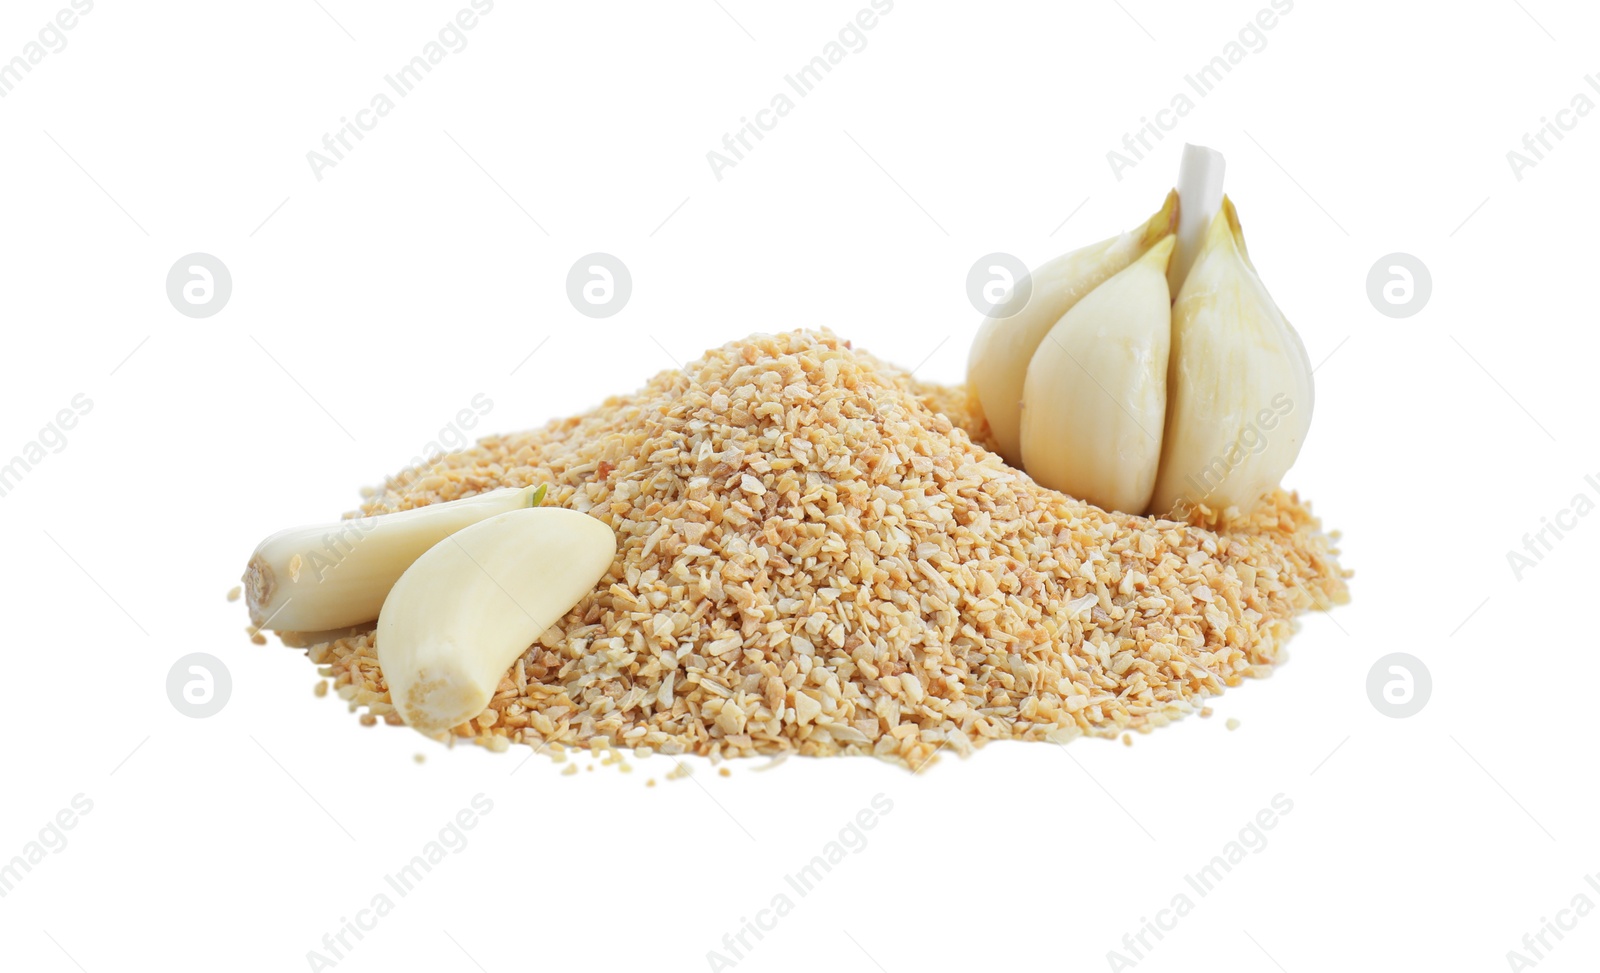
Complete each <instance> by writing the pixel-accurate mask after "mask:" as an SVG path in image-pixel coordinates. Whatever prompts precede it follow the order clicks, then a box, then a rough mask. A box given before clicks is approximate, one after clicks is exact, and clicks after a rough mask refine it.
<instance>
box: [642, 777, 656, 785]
mask: <svg viewBox="0 0 1600 973" xmlns="http://www.w3.org/2000/svg"><path fill="white" fill-rule="evenodd" d="M644 786H646V787H654V786H656V779H655V778H654V777H651V778H648V779H647V780H646V781H645V782H644Z"/></svg>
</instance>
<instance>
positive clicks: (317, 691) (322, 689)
mask: <svg viewBox="0 0 1600 973" xmlns="http://www.w3.org/2000/svg"><path fill="white" fill-rule="evenodd" d="M311 692H312V693H313V694H314V695H315V696H316V697H317V698H318V699H321V698H322V697H324V696H326V695H328V680H326V679H324V680H322V681H321V682H319V683H317V685H316V688H314V689H312V690H311Z"/></svg>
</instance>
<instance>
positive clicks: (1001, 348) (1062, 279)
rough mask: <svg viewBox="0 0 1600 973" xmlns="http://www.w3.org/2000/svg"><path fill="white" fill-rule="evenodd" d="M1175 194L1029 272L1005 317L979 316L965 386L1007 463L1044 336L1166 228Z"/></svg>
mask: <svg viewBox="0 0 1600 973" xmlns="http://www.w3.org/2000/svg"><path fill="white" fill-rule="evenodd" d="M1177 207H1178V196H1177V193H1175V192H1174V193H1168V194H1167V199H1166V202H1165V203H1164V204H1163V205H1162V207H1161V209H1160V210H1159V211H1157V212H1156V214H1155V215H1153V216H1151V217H1150V219H1148V220H1146V221H1145V223H1144V225H1143V226H1141V227H1139V228H1137V229H1134V230H1129V231H1128V232H1127V233H1124V234H1122V235H1120V236H1115V237H1112V238H1111V239H1109V240H1102V241H1100V242H1099V243H1095V244H1091V245H1089V246H1087V247H1083V248H1082V249H1079V250H1074V251H1072V252H1071V253H1068V254H1063V255H1062V256H1060V257H1057V258H1055V259H1054V260H1051V261H1049V262H1048V263H1045V264H1043V265H1041V266H1039V267H1038V268H1036V269H1035V270H1034V271H1033V272H1032V273H1031V274H1030V278H1031V281H1032V294H1031V296H1030V297H1029V298H1028V303H1027V306H1025V307H1024V308H1022V310H1020V311H1018V312H1017V313H1015V314H1013V315H1011V316H1010V317H1006V318H985V319H984V321H983V324H982V325H980V326H979V328H978V336H977V337H976V338H974V339H973V342H972V351H971V353H970V355H969V357H968V359H967V389H968V394H970V395H971V396H972V397H973V398H974V399H976V401H977V404H978V406H979V408H980V409H981V410H982V412H983V415H984V418H986V419H987V420H988V422H989V430H990V432H991V434H992V437H993V441H994V444H995V447H996V449H997V451H998V452H999V453H1000V455H1001V456H1003V457H1004V458H1005V460H1006V462H1007V463H1010V464H1011V465H1012V466H1019V465H1021V463H1022V436H1021V414H1022V384H1023V381H1024V379H1025V378H1026V377H1027V374H1028V362H1029V361H1031V360H1032V358H1033V354H1034V352H1035V351H1036V350H1037V349H1038V347H1039V343H1040V342H1041V341H1043V340H1044V336H1045V334H1046V333H1048V332H1049V330H1050V329H1051V328H1052V327H1054V326H1055V324H1056V322H1057V321H1059V320H1061V316H1062V315H1063V314H1066V313H1067V311H1069V310H1071V309H1072V306H1073V305H1075V304H1077V303H1078V302H1079V301H1080V300H1082V299H1083V297H1084V295H1086V294H1088V293H1089V292H1090V291H1092V290H1094V289H1095V288H1096V287H1098V286H1100V285H1101V284H1102V283H1104V282H1105V281H1106V280H1109V279H1110V278H1111V276H1112V275H1114V274H1116V273H1117V272H1118V271H1121V270H1122V269H1124V268H1125V267H1127V266H1128V265H1129V264H1131V263H1133V261H1135V260H1137V259H1138V258H1139V257H1140V255H1141V254H1143V253H1145V252H1146V251H1147V250H1148V249H1149V248H1150V247H1151V246H1152V245H1153V244H1155V242H1156V241H1158V240H1160V239H1161V238H1162V237H1164V236H1166V235H1167V234H1168V233H1170V232H1171V231H1172V225H1173V220H1174V218H1175V214H1176V212H1177Z"/></svg>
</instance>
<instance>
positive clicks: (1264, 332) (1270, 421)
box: [1150, 196, 1313, 514]
mask: <svg viewBox="0 0 1600 973" xmlns="http://www.w3.org/2000/svg"><path fill="white" fill-rule="evenodd" d="M1312 391H1313V389H1312V381H1311V359H1310V358H1309V357H1307V355H1306V349H1305V346H1304V345H1302V344H1301V343H1300V336H1299V335H1298V334H1296V333H1295V330H1294V328H1293V327H1291V326H1290V324H1289V322H1288V320H1287V319H1286V318H1285V317H1284V316H1283V312H1282V311H1280V310H1278V306H1277V305H1276V304H1274V303H1273V301H1272V296H1271V295H1270V294H1268V293H1267V289H1266V287H1265V286H1264V285H1263V284H1262V283H1261V278H1260V277H1259V276H1257V274H1256V270H1255V267H1254V266H1253V265H1252V264H1251V263H1250V257H1249V254H1248V253H1247V252H1246V250H1245V246H1244V234H1243V233H1242V232H1241V231H1240V228H1239V214H1238V213H1237V212H1236V211H1235V210H1234V208H1233V202H1232V201H1231V200H1229V199H1228V198H1227V197H1226V196H1224V197H1223V200H1222V210H1221V212H1219V213H1218V214H1217V216H1216V218H1215V219H1213V220H1212V221H1211V226H1210V227H1209V228H1208V230H1207V232H1206V238H1205V243H1204V245H1203V246H1202V249H1201V253H1200V255H1199V257H1198V258H1197V259H1196V260H1195V264H1194V267H1193V268H1192V269H1191V270H1190V271H1189V277H1188V280H1187V281H1185V283H1184V285H1183V289H1182V290H1180V291H1179V292H1178V300H1177V302H1176V304H1174V305H1173V308H1172V355H1171V360H1170V364H1169V366H1168V370H1167V397H1168V405H1167V430H1166V446H1165V448H1164V449H1163V452H1162V456H1161V473H1160V475H1159V476H1158V477H1157V479H1156V490H1155V496H1154V498H1153V499H1152V502H1151V506H1150V512H1151V513H1154V514H1166V513H1170V512H1172V511H1173V510H1175V509H1176V508H1177V507H1178V506H1179V504H1180V503H1181V504H1189V505H1193V504H1204V505H1205V506H1207V507H1209V508H1211V509H1212V510H1217V511H1221V510H1225V509H1226V508H1228V507H1238V508H1239V509H1240V510H1244V509H1247V508H1248V507H1249V506H1250V505H1251V504H1252V503H1254V502H1255V501H1256V500H1257V499H1258V498H1259V497H1261V495H1262V494H1265V493H1267V492H1269V491H1271V490H1272V489H1273V488H1275V487H1276V486H1277V485H1278V483H1279V481H1280V480H1282V479H1283V474H1284V473H1286V472H1288V470H1289V467H1291V466H1293V465H1294V461H1295V457H1296V456H1298V455H1299V454H1300V446H1301V444H1302V443H1304V442H1305V438H1306V432H1307V431H1308V430H1309V429H1310V427H1311V406H1312Z"/></svg>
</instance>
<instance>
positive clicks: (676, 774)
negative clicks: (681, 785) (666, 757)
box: [667, 761, 694, 780]
mask: <svg viewBox="0 0 1600 973" xmlns="http://www.w3.org/2000/svg"><path fill="white" fill-rule="evenodd" d="M692 773H694V771H692V770H690V769H689V765H688V764H686V763H683V762H682V761H679V762H678V766H676V767H674V768H673V769H671V770H669V771H667V780H678V779H679V778H682V777H687V776H689V775H690V774H692Z"/></svg>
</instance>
